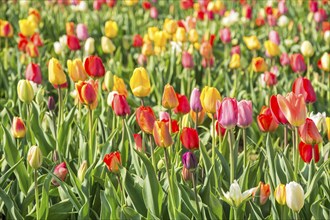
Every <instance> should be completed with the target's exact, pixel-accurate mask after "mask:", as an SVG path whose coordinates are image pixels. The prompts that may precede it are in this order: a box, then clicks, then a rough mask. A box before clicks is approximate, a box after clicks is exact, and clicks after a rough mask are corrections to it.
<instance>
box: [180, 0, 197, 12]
mask: <svg viewBox="0 0 330 220" xmlns="http://www.w3.org/2000/svg"><path fill="white" fill-rule="evenodd" d="M180 7H181V8H182V9H183V10H187V9H189V8H193V7H194V0H180Z"/></svg>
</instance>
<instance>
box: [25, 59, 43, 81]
mask: <svg viewBox="0 0 330 220" xmlns="http://www.w3.org/2000/svg"><path fill="white" fill-rule="evenodd" d="M25 79H27V80H30V81H33V82H34V83H36V84H41V81H42V75H41V70H40V67H39V65H38V64H35V63H30V64H29V65H28V66H27V67H26V71H25Z"/></svg>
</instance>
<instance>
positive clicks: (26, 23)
mask: <svg viewBox="0 0 330 220" xmlns="http://www.w3.org/2000/svg"><path fill="white" fill-rule="evenodd" d="M18 23H19V29H20V30H21V33H22V34H23V35H24V36H25V37H29V36H31V35H33V34H34V32H35V31H36V29H37V24H36V23H35V22H34V21H30V20H27V19H22V20H19V21H18Z"/></svg>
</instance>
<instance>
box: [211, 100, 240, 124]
mask: <svg viewBox="0 0 330 220" xmlns="http://www.w3.org/2000/svg"><path fill="white" fill-rule="evenodd" d="M216 108H217V110H216V114H217V119H218V121H219V123H220V125H221V126H222V127H224V128H226V129H231V128H234V127H235V126H236V124H237V120H238V107H237V101H236V99H234V98H224V99H223V100H222V102H220V101H217V107H216Z"/></svg>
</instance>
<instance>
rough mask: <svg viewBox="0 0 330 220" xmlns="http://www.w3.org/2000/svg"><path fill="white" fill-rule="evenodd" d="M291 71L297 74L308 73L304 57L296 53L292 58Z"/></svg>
mask: <svg viewBox="0 0 330 220" xmlns="http://www.w3.org/2000/svg"><path fill="white" fill-rule="evenodd" d="M290 65H291V69H292V70H293V72H295V73H302V72H305V71H306V68H307V67H306V64H305V60H304V57H303V55H301V54H300V53H295V54H292V55H291V56H290Z"/></svg>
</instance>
